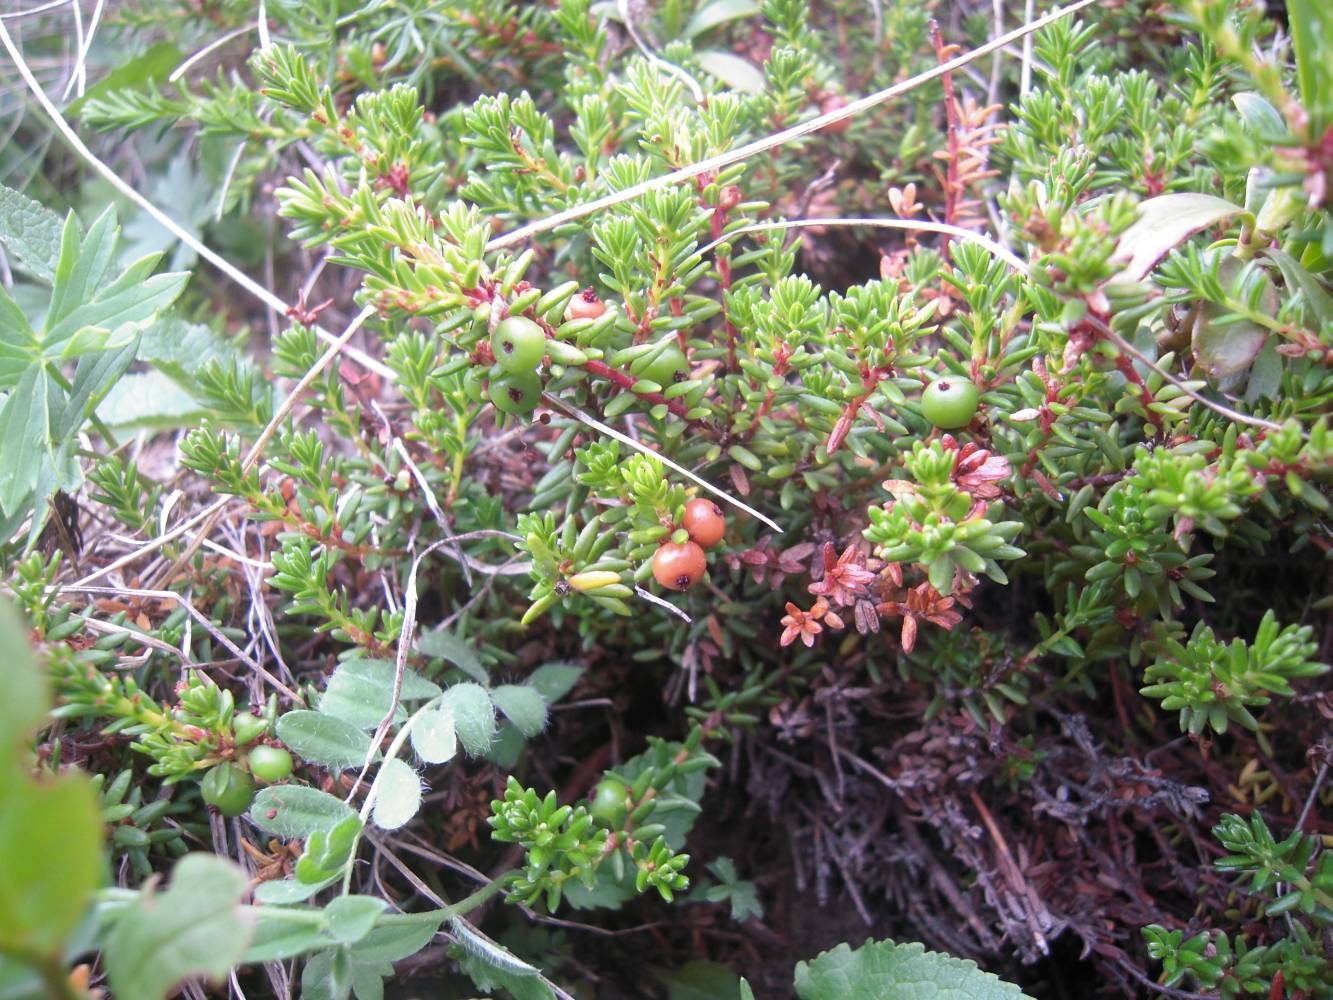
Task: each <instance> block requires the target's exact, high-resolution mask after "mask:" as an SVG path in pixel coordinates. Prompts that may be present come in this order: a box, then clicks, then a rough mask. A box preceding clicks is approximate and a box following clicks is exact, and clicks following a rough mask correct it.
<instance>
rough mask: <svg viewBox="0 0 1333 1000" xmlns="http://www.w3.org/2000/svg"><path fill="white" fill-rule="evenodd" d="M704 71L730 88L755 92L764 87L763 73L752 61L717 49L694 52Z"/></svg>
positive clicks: (750, 92) (749, 92)
mask: <svg viewBox="0 0 1333 1000" xmlns="http://www.w3.org/2000/svg"><path fill="white" fill-rule="evenodd" d="M696 58H697V59H698V60H699V65H700V66H701V67H703V69H704V71H705V72H707V73H709V74H710V75H712V76H715V77H717V78H718V79H719V80H721V81H722V82H723V83H725V84H726V85H727V86H728V87H730V88H731V89H732V90H739V91H742V92H743V93H746V94H757V93H759V92H760V91H761V90H763V89H764V74H763V72H762V71H761V70H760V69H759V67H758V66H756V65H755V64H754V63H752V62H749V61H748V60H745V59H742V58H741V57H740V56H734V55H732V54H731V53H730V52H722V51H720V50H718V49H705V50H704V51H702V52H699V53H696Z"/></svg>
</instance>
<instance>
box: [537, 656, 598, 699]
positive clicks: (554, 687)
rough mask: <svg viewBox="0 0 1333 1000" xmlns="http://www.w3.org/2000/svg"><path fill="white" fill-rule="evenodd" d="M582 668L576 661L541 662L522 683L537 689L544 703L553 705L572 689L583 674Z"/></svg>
mask: <svg viewBox="0 0 1333 1000" xmlns="http://www.w3.org/2000/svg"><path fill="white" fill-rule="evenodd" d="M583 670H584V668H583V667H581V666H579V665H578V664H577V663H561V662H560V661H558V660H557V661H556V662H554V663H543V664H542V665H541V666H540V667H538V668H537V669H536V670H534V671H533V672H532V673H531V674H530V675H529V676H528V679H527V680H526V681H524V683H525V684H527V686H528V687H530V688H533V689H535V690H536V691H538V692H539V693H540V694H541V696H542V697H543V698H545V699H546V704H548V705H553V704H555V703H556V702H557V701H559V700H560V699H561V698H563V697H564V696H565V695H567V694H569V692H570V691H571V690H573V688H574V685H575V684H577V683H578V681H579V678H580V677H582V676H583Z"/></svg>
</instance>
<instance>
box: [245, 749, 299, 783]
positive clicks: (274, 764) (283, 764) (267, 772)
mask: <svg viewBox="0 0 1333 1000" xmlns="http://www.w3.org/2000/svg"><path fill="white" fill-rule="evenodd" d="M248 763H249V765H250V773H251V774H253V775H254V776H255V777H256V778H258V779H259V780H260V781H262V782H263V783H264V784H266V785H271V784H273V783H274V782H276V781H285V780H286V779H287V778H288V776H290V775H291V773H292V755H291V754H290V753H288V752H287V751H286V750H284V749H282V748H281V747H271V746H267V745H264V744H261V745H260V746H257V747H255V748H254V749H253V750H251V751H250V757H249V760H248Z"/></svg>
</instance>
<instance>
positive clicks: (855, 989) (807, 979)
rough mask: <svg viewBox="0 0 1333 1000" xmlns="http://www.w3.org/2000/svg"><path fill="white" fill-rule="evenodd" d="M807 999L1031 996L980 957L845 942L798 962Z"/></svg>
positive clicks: (1018, 999)
mask: <svg viewBox="0 0 1333 1000" xmlns="http://www.w3.org/2000/svg"><path fill="white" fill-rule="evenodd" d="M796 995H797V996H798V997H800V998H801V1000H888V998H892V1000H1030V998H1028V997H1027V996H1026V994H1024V993H1023V991H1022V990H1020V989H1019V988H1018V987H1017V986H1014V985H1012V984H1010V983H1006V982H1004V981H1003V980H1002V979H999V978H998V977H996V976H994V975H992V974H991V973H989V972H982V971H981V970H980V969H978V968H977V965H976V963H975V962H971V961H968V960H965V959H961V958H954V957H952V956H951V955H945V954H941V953H940V952H933V951H926V949H925V947H924V946H923V945H920V944H894V943H893V942H892V941H888V940H885V941H867V942H866V943H865V944H864V945H862V946H861V947H860V948H856V949H853V948H852V947H851V946H850V945H848V944H840V945H838V947H836V948H834V949H833V950H831V951H826V952H824V953H823V954H821V955H819V956H818V957H816V958H815V959H813V960H812V961H809V962H800V963H798V964H797V966H796Z"/></svg>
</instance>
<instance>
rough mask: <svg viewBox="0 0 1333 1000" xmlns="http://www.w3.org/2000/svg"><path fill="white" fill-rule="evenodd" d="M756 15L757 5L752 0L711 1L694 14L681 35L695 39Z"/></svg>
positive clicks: (757, 11)
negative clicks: (721, 26) (723, 25)
mask: <svg viewBox="0 0 1333 1000" xmlns="http://www.w3.org/2000/svg"><path fill="white" fill-rule="evenodd" d="M758 13H759V5H758V4H756V3H755V2H754V0H712V3H708V4H704V6H702V7H700V8H699V9H698V10H696V11H695V12H694V16H693V17H691V18H690V20H689V23H688V24H686V25H685V30H684V31H683V32H682V33H681V34H682V35H684V37H686V38H696V37H698V36H699V35H702V34H703V33H704V32H705V31H712V30H713V29H714V28H716V27H718V26H719V25H722V24H726V23H727V22H728V21H737V20H740V19H741V18H743V17H753V16H754V15H755V14H758Z"/></svg>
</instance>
